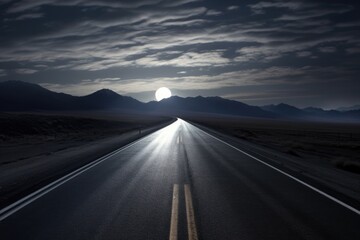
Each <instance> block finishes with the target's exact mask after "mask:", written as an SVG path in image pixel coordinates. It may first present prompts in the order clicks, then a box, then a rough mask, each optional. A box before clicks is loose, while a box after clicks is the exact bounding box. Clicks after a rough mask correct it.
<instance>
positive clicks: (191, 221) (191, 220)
mask: <svg viewBox="0 0 360 240" xmlns="http://www.w3.org/2000/svg"><path fill="white" fill-rule="evenodd" d="M184 191H185V204H186V219H187V227H188V238H189V240H198V236H197V231H196V223H195V215H194V206H193V202H192V197H191V191H190V186H189V184H185V186H184Z"/></svg>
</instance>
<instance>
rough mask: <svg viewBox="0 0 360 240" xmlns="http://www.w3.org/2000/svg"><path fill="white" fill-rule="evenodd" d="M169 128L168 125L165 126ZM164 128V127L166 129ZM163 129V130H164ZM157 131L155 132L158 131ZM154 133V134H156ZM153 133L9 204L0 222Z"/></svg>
mask: <svg viewBox="0 0 360 240" xmlns="http://www.w3.org/2000/svg"><path fill="white" fill-rule="evenodd" d="M167 126H169V125H167ZM167 126H165V127H167ZM165 127H164V128H165ZM162 129H163V128H161V129H159V130H162ZM159 130H157V131H159ZM157 131H155V132H157ZM155 132H153V133H151V134H149V135H147V136H145V137H142V138H140V139H138V140H135V142H132V143H129V144H127V145H125V146H123V147H121V148H119V149H117V150H114V151H113V152H110V153H108V154H106V155H104V156H102V157H100V158H98V159H96V160H94V161H92V162H90V163H88V164H86V165H84V166H82V167H80V168H78V169H76V170H74V171H72V172H71V173H68V174H67V175H65V176H63V177H61V178H59V179H57V180H55V181H53V182H51V183H50V184H48V185H46V186H44V187H42V188H40V189H38V190H36V191H35V192H33V193H30V194H29V195H27V196H25V197H23V198H21V199H20V200H18V201H16V202H14V203H12V204H10V205H9V206H7V207H4V208H3V209H1V210H0V221H2V220H4V219H5V218H7V217H9V216H10V215H12V214H14V213H15V212H17V211H19V210H20V209H21V208H23V207H25V206H26V205H28V204H30V203H32V202H33V201H35V200H36V199H38V198H40V197H42V196H44V195H45V194H47V193H48V192H50V191H52V190H54V189H55V188H57V187H59V186H61V185H63V184H64V183H66V182H68V181H69V180H71V179H73V178H75V177H76V176H78V175H80V174H82V173H83V172H85V171H87V170H89V169H90V168H93V167H95V166H96V165H98V164H100V163H102V162H103V161H105V160H106V159H108V158H110V157H112V156H114V155H115V154H117V153H119V152H121V151H124V150H125V149H127V148H129V147H131V146H133V145H134V144H136V143H138V142H141V141H143V140H145V139H147V138H148V137H150V136H151V135H153V134H154V133H155Z"/></svg>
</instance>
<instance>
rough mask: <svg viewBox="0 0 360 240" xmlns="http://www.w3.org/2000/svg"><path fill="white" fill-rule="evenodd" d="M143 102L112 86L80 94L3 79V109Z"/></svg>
mask: <svg viewBox="0 0 360 240" xmlns="http://www.w3.org/2000/svg"><path fill="white" fill-rule="evenodd" d="M142 104H143V103H141V102H139V101H138V100H136V99H133V98H131V97H124V96H121V95H119V94H117V93H115V92H113V91H111V90H108V89H102V90H99V91H97V92H94V93H92V94H90V95H87V96H83V97H76V96H72V95H69V94H64V93H57V92H53V91H50V90H48V89H46V88H43V87H41V86H39V85H36V84H32V83H27V82H21V81H7V82H0V110H2V111H26V110H51V111H57V110H89V109H110V108H121V109H133V108H140V106H141V105H142Z"/></svg>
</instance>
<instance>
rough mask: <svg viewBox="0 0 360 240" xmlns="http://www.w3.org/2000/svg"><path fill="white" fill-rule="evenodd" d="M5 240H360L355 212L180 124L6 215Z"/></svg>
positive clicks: (0, 234)
mask: <svg viewBox="0 0 360 240" xmlns="http://www.w3.org/2000/svg"><path fill="white" fill-rule="evenodd" d="M0 220H1V221H0V239H3V240H12V239H27V240H28V239H36V240H41V239H44V240H49V239H51V240H55V239H67V240H71V239H87V240H90V239H157V240H159V239H170V240H176V239H179V240H181V239H189V240H196V239H204V240H205V239H221V240H225V239H239V240H262V239H267V240H269V239H276V240H282V239H284V240H290V239H291V240H297V239H326V240H331V239H336V240H340V239H341V240H346V239H349V240H350V239H351V240H355V239H360V214H359V211H358V210H357V209H355V208H352V207H351V206H348V205H346V204H344V203H343V202H341V201H338V200H337V199H336V198H333V197H332V196H331V195H328V194H326V193H324V192H321V191H319V190H318V189H316V188H313V187H312V186H311V185H308V184H307V183H306V182H303V181H301V180H298V179H297V178H294V177H292V176H291V175H289V174H287V173H286V172H283V171H281V170H278V169H276V168H273V167H272V166H271V165H269V164H267V163H266V162H263V161H262V160H260V159H256V158H254V157H252V156H250V155H248V154H246V153H244V152H242V151H241V150H240V149H238V148H236V147H233V146H232V145H230V144H228V143H226V142H224V141H222V140H220V139H218V138H216V137H213V136H212V135H210V134H208V133H207V132H205V131H203V130H201V129H199V128H197V127H195V126H193V125H191V124H189V123H188V122H186V121H183V120H181V119H178V120H177V121H176V122H174V123H172V124H171V125H169V126H167V127H165V128H163V129H161V130H159V131H157V132H155V133H152V134H150V135H148V136H146V137H144V138H142V139H140V140H138V141H136V142H134V143H132V144H130V145H127V146H125V147H123V148H120V149H119V150H117V151H115V152H113V153H111V154H109V155H107V156H104V157H103V158H101V159H98V160H97V161H95V162H93V163H90V164H88V165H86V166H84V167H83V168H81V169H78V170H77V171H75V172H73V173H71V174H69V175H67V176H65V177H63V178H62V179H59V180H58V181H56V182H54V183H52V184H50V185H48V186H46V187H44V188H43V189H40V190H39V191H37V192H35V193H33V194H31V195H29V196H28V197H26V198H24V199H22V200H20V201H19V202H17V203H15V204H13V205H11V206H9V207H8V208H5V209H3V210H1V212H0Z"/></svg>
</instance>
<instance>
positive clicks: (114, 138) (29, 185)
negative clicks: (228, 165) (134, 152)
mask: <svg viewBox="0 0 360 240" xmlns="http://www.w3.org/2000/svg"><path fill="white" fill-rule="evenodd" d="M170 121H172V119H171V118H168V117H159V116H144V115H123V114H118V115H116V114H109V115H107V114H106V113H99V112H97V113H95V112H93V113H90V112H89V113H81V114H76V113H62V115H58V114H57V115H54V114H44V113H43V114H31V113H12V114H10V113H1V114H0V207H3V206H6V205H7V204H9V203H10V202H12V201H14V200H16V199H18V198H19V197H21V196H24V195H25V194H26V193H29V192H31V191H33V190H34V189H36V188H38V187H40V186H42V185H44V184H46V183H47V182H49V181H51V180H54V179H56V178H58V177H60V176H62V175H64V174H66V173H68V172H70V171H72V170H74V169H76V168H78V167H80V166H82V165H84V164H86V163H88V162H90V161H93V160H95V159H97V158H99V157H101V156H103V155H105V154H107V153H109V152H111V151H113V150H115V149H117V148H119V147H120V146H123V145H125V144H127V143H129V142H131V141H133V140H135V139H137V138H140V137H142V136H144V135H145V134H148V133H150V132H152V131H154V130H156V129H158V128H160V127H162V126H164V124H168V123H169V122H170Z"/></svg>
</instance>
